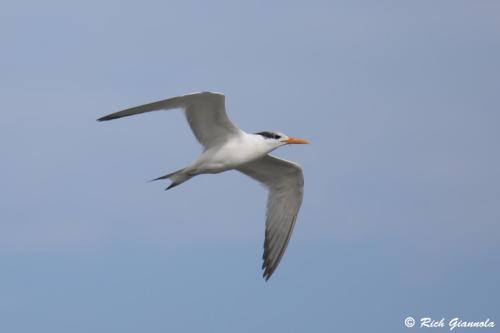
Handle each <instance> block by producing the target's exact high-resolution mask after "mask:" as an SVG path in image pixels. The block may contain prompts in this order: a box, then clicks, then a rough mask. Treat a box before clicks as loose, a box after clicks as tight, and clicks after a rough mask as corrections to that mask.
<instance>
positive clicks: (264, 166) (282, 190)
mask: <svg viewBox="0 0 500 333" xmlns="http://www.w3.org/2000/svg"><path fill="white" fill-rule="evenodd" d="M237 170H238V171H241V172H242V173H244V174H246V175H247V176H250V177H252V178H253V179H255V180H257V181H259V182H260V183H262V184H263V185H265V186H266V187H267V188H268V189H269V197H268V201H267V212H266V238H265V241H264V255H263V257H262V258H263V260H264V263H263V265H262V268H263V269H264V278H265V279H266V280H267V279H269V278H270V277H271V275H272V274H273V272H274V270H275V269H276V267H277V266H278V264H279V262H280V260H281V257H282V256H283V253H285V250H286V246H287V244H288V241H289V240H290V236H291V235H292V230H293V226H294V224H295V219H296V218H297V214H298V212H299V208H300V205H301V203H302V195H303V189H304V176H303V174H302V169H301V168H300V166H298V165H297V164H295V163H293V162H289V161H286V160H282V159H279V158H277V157H274V156H271V155H266V156H264V157H262V158H260V159H257V160H255V161H253V162H250V163H247V164H245V165H243V166H240V167H238V168H237Z"/></svg>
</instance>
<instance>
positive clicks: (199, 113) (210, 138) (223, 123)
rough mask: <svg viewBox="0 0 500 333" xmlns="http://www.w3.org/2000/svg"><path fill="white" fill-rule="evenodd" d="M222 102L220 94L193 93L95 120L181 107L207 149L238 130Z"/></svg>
mask: <svg viewBox="0 0 500 333" xmlns="http://www.w3.org/2000/svg"><path fill="white" fill-rule="evenodd" d="M224 99H225V98H224V95H223V94H219V93H212V92H202V93H194V94H188V95H183V96H178V97H173V98H169V99H165V100H162V101H158V102H153V103H149V104H145V105H141V106H136V107H133V108H130V109H126V110H123V111H119V112H115V113H112V114H109V115H107V116H104V117H102V118H99V119H97V120H98V121H104V120H112V119H117V118H122V117H127V116H132V115H136V114H140V113H145V112H150V111H159V110H169V109H177V108H182V109H184V111H185V115H186V118H187V121H188V123H189V126H190V127H191V130H192V131H193V133H194V135H195V136H196V139H197V140H198V141H199V142H200V143H201V144H202V145H203V147H204V148H205V149H208V148H210V147H213V146H216V145H218V144H220V143H222V142H225V141H227V140H228V138H229V137H230V136H233V135H237V134H238V133H239V132H240V131H241V130H240V129H239V128H238V127H236V126H235V125H234V124H233V123H232V122H231V120H229V118H228V116H227V114H226V108H225V105H224Z"/></svg>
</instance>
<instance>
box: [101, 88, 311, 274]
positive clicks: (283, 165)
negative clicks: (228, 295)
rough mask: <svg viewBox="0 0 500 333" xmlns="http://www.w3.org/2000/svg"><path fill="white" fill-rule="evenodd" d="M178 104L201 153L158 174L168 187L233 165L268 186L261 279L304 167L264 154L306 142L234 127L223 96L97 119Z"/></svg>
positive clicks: (270, 265)
mask: <svg viewBox="0 0 500 333" xmlns="http://www.w3.org/2000/svg"><path fill="white" fill-rule="evenodd" d="M174 108H182V109H184V110H185V114H186V118H187V120H188V123H189V125H190V127H191V129H192V131H193V134H194V135H195V136H196V138H197V139H198V141H199V142H200V143H201V145H202V146H203V148H204V149H203V151H202V153H201V154H200V155H199V156H198V158H197V159H195V160H194V161H193V162H191V163H190V164H188V165H187V166H186V167H185V168H183V169H180V170H177V171H175V172H172V173H169V174H167V175H165V176H162V177H159V178H156V179H154V180H160V179H170V180H171V184H170V186H169V187H167V189H170V188H172V187H174V186H177V185H180V184H182V183H183V182H185V181H187V180H189V179H190V178H192V177H194V176H197V175H201V174H215V173H220V172H223V171H227V170H232V169H236V170H238V171H240V172H242V173H244V174H246V175H247V176H249V177H251V178H253V179H255V180H257V181H258V182H260V183H262V184H263V185H265V186H266V187H267V188H268V189H269V198H268V205H267V214H266V215H267V220H266V237H265V242H264V256H263V259H264V264H263V268H264V277H265V278H266V280H267V279H268V278H269V277H270V276H271V275H272V273H273V272H274V270H275V269H276V267H277V265H278V264H279V261H280V260H281V257H282V256H283V253H284V251H285V249H286V246H287V244H288V241H289V239H290V235H291V232H292V230H293V226H294V224H295V219H296V217H297V214H298V211H299V208H300V205H301V203H302V195H303V185H304V179H303V175H302V169H301V168H300V166H298V165H297V164H295V163H293V162H289V161H285V160H282V159H279V158H276V157H274V156H271V155H268V154H269V153H270V152H271V151H273V150H274V149H276V148H278V147H280V146H283V145H286V144H293V143H295V144H300V143H308V142H307V141H305V140H302V139H296V138H290V137H288V136H286V135H284V134H281V133H274V132H260V133H255V134H250V133H246V132H244V131H242V130H241V129H239V128H238V127H236V126H235V125H234V124H233V123H232V122H231V121H230V120H229V118H228V117H227V114H226V112H225V105H224V95H222V94H218V93H210V92H203V93H194V94H189V95H184V96H178V97H174V98H170V99H167V100H163V101H159V102H154V103H150V104H145V105H142V106H138V107H134V108H130V109H126V110H123V111H120V112H116V113H112V114H110V115H107V116H104V117H102V118H99V119H98V120H99V121H103V120H112V119H116V118H121V117H126V116H131V115H135V114H139V113H144V112H150V111H157V110H167V109H174Z"/></svg>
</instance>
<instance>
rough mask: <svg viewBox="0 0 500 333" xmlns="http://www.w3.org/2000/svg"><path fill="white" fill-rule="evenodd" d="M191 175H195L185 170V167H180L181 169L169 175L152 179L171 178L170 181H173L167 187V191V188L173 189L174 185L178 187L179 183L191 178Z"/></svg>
mask: <svg viewBox="0 0 500 333" xmlns="http://www.w3.org/2000/svg"><path fill="white" fill-rule="evenodd" d="M191 177H193V176H192V175H190V174H189V173H187V172H185V169H180V170H177V171H175V172H172V173H169V174H168V175H165V176H161V177H158V178H155V179H152V180H151V181H155V180H161V179H170V181H172V183H171V184H170V185H169V186H168V187H167V188H166V189H165V191H166V190H169V189H171V188H172V187H176V186H177V185H180V184H182V183H184V182H185V181H187V180H189V179H190V178H191Z"/></svg>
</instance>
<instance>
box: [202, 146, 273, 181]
mask: <svg viewBox="0 0 500 333" xmlns="http://www.w3.org/2000/svg"><path fill="white" fill-rule="evenodd" d="M263 148H264V147H260V146H258V145H254V144H253V142H248V141H245V140H241V139H240V140H232V141H229V142H227V143H226V144H225V145H223V146H222V147H218V148H214V149H210V150H207V151H205V152H203V153H202V154H201V156H200V157H199V158H198V160H197V161H196V164H197V165H196V169H197V173H219V172H223V171H226V170H231V169H234V168H237V167H238V166H240V165H242V164H245V163H248V162H250V161H253V160H255V159H257V158H260V157H262V156H264V155H265V154H267V149H266V150H264V149H263Z"/></svg>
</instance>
